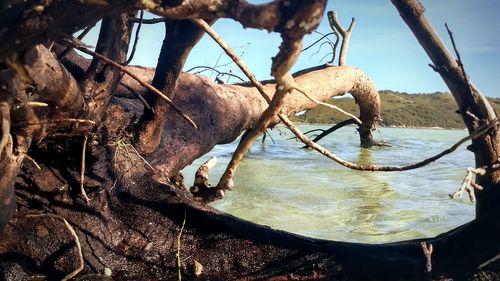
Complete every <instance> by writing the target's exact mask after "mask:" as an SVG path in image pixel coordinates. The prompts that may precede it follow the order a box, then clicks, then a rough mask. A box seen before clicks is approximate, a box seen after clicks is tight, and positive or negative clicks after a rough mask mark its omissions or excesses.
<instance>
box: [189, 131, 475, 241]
mask: <svg viewBox="0 0 500 281" xmlns="http://www.w3.org/2000/svg"><path fill="white" fill-rule="evenodd" d="M310 128H312V127H311V126H302V128H301V129H303V130H304V131H306V130H309V129H310ZM271 133H272V137H273V139H274V141H275V143H273V142H272V141H271V140H270V139H269V138H268V139H267V140H266V142H265V143H264V144H261V143H260V142H256V143H255V145H254V147H253V148H252V149H251V151H250V152H249V153H248V155H247V157H246V158H245V159H244V161H243V162H242V163H241V165H240V167H239V168H238V170H237V172H236V175H235V179H234V181H235V187H234V189H233V190H232V191H230V192H227V193H226V197H225V198H224V199H223V200H221V201H218V202H215V203H214V204H213V206H214V207H215V208H218V209H220V210H223V211H225V212H227V213H230V214H233V215H236V216H238V217H241V218H243V219H247V220H250V221H254V222H256V223H260V224H264V225H268V226H271V227H273V228H277V229H283V230H287V231H291V232H295V233H299V234H303V235H306V236H311V237H317V238H325V239H334V240H345V241H358V242H371V243H381V242H388V241H396V240H403V239H411V238H420V237H428V236H434V235H437V234H439V233H441V232H444V231H446V230H448V229H451V228H453V227H456V226H458V225H460V224H462V223H464V222H467V221H469V220H471V219H472V218H473V217H474V206H473V205H472V204H471V203H469V202H467V201H465V200H458V201H452V200H450V199H449V197H448V194H449V193H451V192H453V191H455V190H456V189H457V188H458V187H459V186H460V183H461V180H462V179H463V177H464V175H465V174H464V173H465V168H466V167H468V166H472V165H473V155H472V153H470V152H468V151H467V150H465V148H464V147H462V148H459V149H458V150H457V151H456V152H455V153H453V154H452V155H449V156H446V157H445V158H444V159H441V160H438V161H437V162H435V163H432V164H431V165H429V166H426V167H424V168H421V169H418V170H413V171H407V172H361V171H353V170H349V169H346V168H343V167H341V166H339V165H338V164H336V163H334V162H332V161H330V160H328V159H326V158H324V157H323V156H321V155H319V154H318V153H316V152H314V151H312V150H307V149H301V148H300V147H301V146H302V145H301V144H300V143H298V142H296V141H294V140H288V138H289V137H290V136H291V134H290V133H287V132H286V131H285V129H281V130H280V131H272V132H271ZM355 133H356V132H355V129H354V128H353V127H348V128H344V129H341V130H340V131H337V132H335V133H334V134H333V135H330V136H329V137H328V138H325V139H323V140H322V142H321V144H322V145H324V146H325V147H326V148H328V149H329V150H330V151H332V152H334V153H336V154H337V155H339V156H341V157H342V158H344V159H347V160H351V161H356V162H359V163H377V164H381V165H389V164H391V165H394V164H396V165H404V164H408V163H413V162H417V161H420V160H422V159H424V158H427V157H429V156H432V155H435V154H437V153H439V152H440V151H442V150H444V149H446V148H448V147H449V146H450V145H451V144H453V143H454V142H456V141H457V140H458V139H460V138H462V137H463V136H464V135H465V132H464V131H449V130H428V129H396V128H383V129H381V131H380V132H378V133H376V134H375V136H376V137H378V138H381V137H382V138H383V140H385V141H387V142H389V143H392V144H397V146H395V147H390V148H389V147H376V148H372V149H364V148H360V147H359V146H358V136H357V135H355ZM235 145H236V144H234V143H233V144H229V145H222V146H217V147H216V148H215V149H214V150H213V151H212V152H210V153H209V154H208V155H205V156H204V157H202V159H199V160H197V161H195V163H194V164H193V165H191V166H190V167H187V168H186V169H184V171H183V172H184V175H185V177H186V185H190V184H192V182H193V176H194V172H195V170H196V169H197V167H199V165H200V164H201V163H202V162H204V161H205V160H206V159H208V158H209V157H211V156H213V155H216V156H217V157H218V158H219V163H218V164H217V166H216V167H215V168H214V169H213V170H212V171H211V173H210V174H211V175H210V176H211V177H210V181H211V183H212V184H216V183H217V180H218V178H219V177H220V175H221V174H222V172H223V170H224V168H225V165H227V163H228V162H229V160H230V157H231V153H232V151H233V150H234V148H235Z"/></svg>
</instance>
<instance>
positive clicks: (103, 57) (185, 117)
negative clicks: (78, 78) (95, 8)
mask: <svg viewBox="0 0 500 281" xmlns="http://www.w3.org/2000/svg"><path fill="white" fill-rule="evenodd" d="M71 44H72V45H74V46H75V47H76V48H77V49H78V50H80V51H82V52H84V53H86V54H88V55H91V56H94V57H96V58H98V59H100V60H102V61H104V62H105V63H107V64H110V65H112V66H114V67H116V68H118V69H120V70H121V71H123V72H124V73H126V74H127V75H128V76H130V77H132V78H133V79H134V80H136V81H137V82H138V83H139V84H141V86H143V87H144V88H146V89H148V90H149V91H151V92H153V93H155V94H157V95H158V96H159V97H161V98H162V99H163V100H165V101H166V102H167V103H168V105H170V106H171V107H172V109H173V110H174V111H175V112H177V113H178V114H179V115H180V116H181V117H182V118H184V119H185V120H186V121H187V122H188V123H189V124H190V125H191V126H193V128H195V129H197V128H198V126H197V125H196V123H194V121H193V120H192V119H191V118H190V117H189V116H187V115H186V114H185V113H184V112H183V111H182V110H181V109H180V108H179V107H177V106H176V105H175V104H174V103H173V102H172V100H171V99H170V98H169V97H167V96H166V95H165V94H163V93H162V92H161V91H160V90H158V89H156V88H155V87H153V86H151V85H150V84H148V83H146V82H144V81H142V79H140V78H139V77H138V76H137V75H135V74H134V73H132V72H131V71H129V70H128V69H127V68H126V67H124V66H123V65H121V64H119V63H117V62H115V61H113V60H111V59H109V58H107V57H105V56H103V55H101V54H98V53H96V52H94V51H91V50H89V49H87V48H85V47H83V45H82V44H81V43H79V42H76V41H75V40H73V41H71Z"/></svg>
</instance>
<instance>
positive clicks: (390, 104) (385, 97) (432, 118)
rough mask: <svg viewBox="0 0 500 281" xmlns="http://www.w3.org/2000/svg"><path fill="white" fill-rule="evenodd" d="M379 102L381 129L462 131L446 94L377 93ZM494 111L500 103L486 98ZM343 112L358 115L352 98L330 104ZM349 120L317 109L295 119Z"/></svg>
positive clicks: (328, 122) (308, 121) (321, 122)
mask: <svg viewBox="0 0 500 281" xmlns="http://www.w3.org/2000/svg"><path fill="white" fill-rule="evenodd" d="M379 93H380V99H381V101H382V113H381V116H382V119H383V121H382V122H381V125H382V126H403V127H404V126H407V127H442V128H465V126H464V123H463V122H462V120H461V118H460V116H459V115H458V114H457V113H455V111H456V110H457V105H456V103H455V100H454V99H453V97H452V96H451V94H449V93H432V94H408V93H400V92H393V91H388V90H384V91H380V92H379ZM488 100H489V101H490V103H491V104H492V106H493V108H494V109H495V110H496V111H497V112H500V99H498V98H488ZM329 102H330V103H333V104H335V105H337V106H339V107H341V108H342V109H344V110H346V111H348V112H350V113H353V114H355V115H356V116H358V115H359V109H358V106H357V105H356V104H355V103H354V99H352V98H339V99H332V100H331V101H329ZM347 118H348V117H347V116H345V115H343V114H341V113H339V112H338V111H336V110H333V109H330V108H327V107H324V106H318V107H316V108H314V109H312V110H309V111H307V112H306V113H304V114H303V115H302V116H296V117H294V119H295V121H297V122H303V123H320V124H325V123H327V124H332V123H338V122H340V121H342V120H345V119H347Z"/></svg>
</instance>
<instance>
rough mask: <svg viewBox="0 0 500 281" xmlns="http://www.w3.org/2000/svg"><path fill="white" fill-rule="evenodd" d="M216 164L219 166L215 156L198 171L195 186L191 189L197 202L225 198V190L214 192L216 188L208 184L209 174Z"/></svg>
mask: <svg viewBox="0 0 500 281" xmlns="http://www.w3.org/2000/svg"><path fill="white" fill-rule="evenodd" d="M215 164H217V157H215V156H214V157H212V158H210V159H208V160H207V161H205V163H203V164H202V165H201V166H200V167H199V168H198V170H196V174H195V178H194V183H193V186H191V187H190V188H189V191H190V192H191V193H192V194H193V197H194V199H195V200H201V201H206V202H210V201H215V200H217V199H220V198H222V197H224V190H222V189H219V190H217V191H216V192H214V191H213V190H214V189H215V187H212V186H210V184H209V183H208V173H209V172H210V169H212V168H213V167H214V166H215Z"/></svg>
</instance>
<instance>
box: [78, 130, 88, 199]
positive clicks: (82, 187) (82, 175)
mask: <svg viewBox="0 0 500 281" xmlns="http://www.w3.org/2000/svg"><path fill="white" fill-rule="evenodd" d="M87 140H88V136H87V135H85V136H84V137H83V145H82V163H81V169H80V192H81V194H82V196H83V199H85V202H87V204H88V203H89V202H90V198H89V197H88V196H87V192H85V151H86V150H87Z"/></svg>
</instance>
